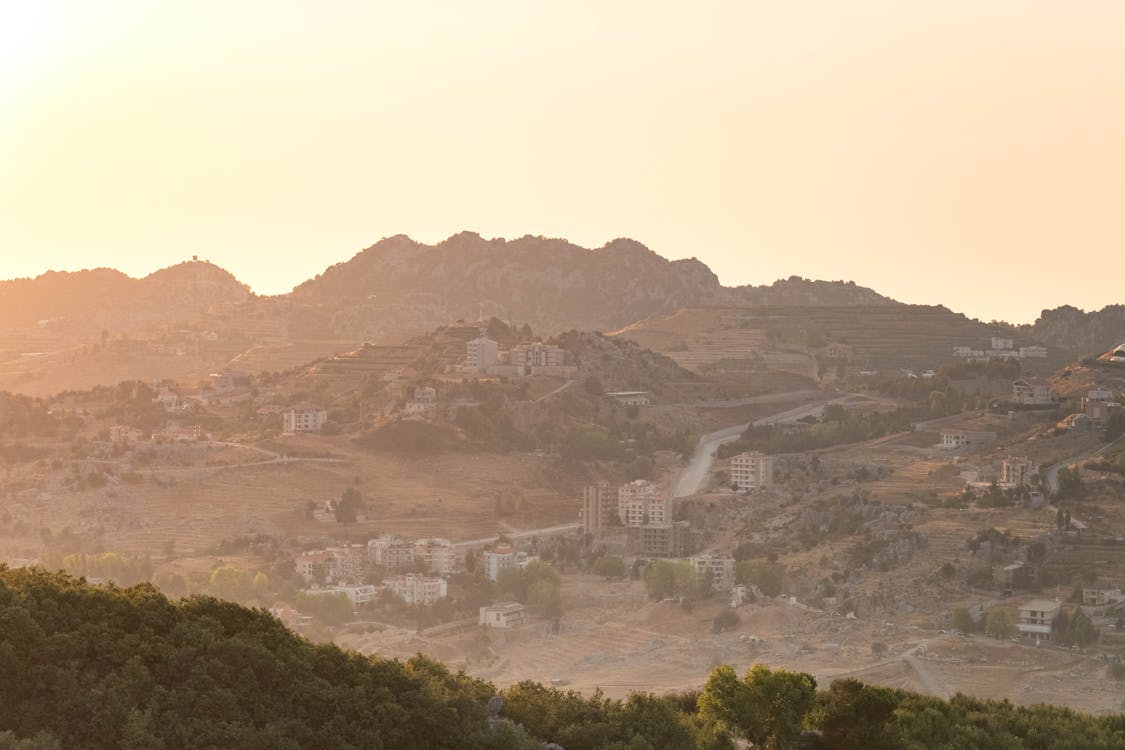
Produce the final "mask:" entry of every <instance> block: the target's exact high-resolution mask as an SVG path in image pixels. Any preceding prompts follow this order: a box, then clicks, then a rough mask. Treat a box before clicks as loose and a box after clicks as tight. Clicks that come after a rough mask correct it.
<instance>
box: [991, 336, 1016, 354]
mask: <svg viewBox="0 0 1125 750" xmlns="http://www.w3.org/2000/svg"><path fill="white" fill-rule="evenodd" d="M1015 345H1016V342H1015V341H1013V340H1012V339H1009V338H1005V337H1003V336H993V337H992V349H993V351H996V350H1000V349H1011V348H1013V347H1014V346H1015Z"/></svg>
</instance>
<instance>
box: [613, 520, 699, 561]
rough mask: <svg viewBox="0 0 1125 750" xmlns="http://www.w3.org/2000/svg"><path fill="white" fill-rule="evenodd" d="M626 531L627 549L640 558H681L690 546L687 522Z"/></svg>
mask: <svg viewBox="0 0 1125 750" xmlns="http://www.w3.org/2000/svg"><path fill="white" fill-rule="evenodd" d="M626 531H627V532H628V536H627V547H628V549H629V550H631V551H632V553H633V554H637V555H640V556H641V557H682V556H683V555H684V554H685V553H687V551H688V549H689V546H690V539H689V537H690V531H691V526H690V524H688V522H687V521H674V522H672V523H660V524H646V525H644V526H631V527H628V528H627V529H626Z"/></svg>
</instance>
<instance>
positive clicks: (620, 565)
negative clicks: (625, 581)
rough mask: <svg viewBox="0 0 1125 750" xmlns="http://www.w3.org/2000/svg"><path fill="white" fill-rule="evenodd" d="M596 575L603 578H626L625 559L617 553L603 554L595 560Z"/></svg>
mask: <svg viewBox="0 0 1125 750" xmlns="http://www.w3.org/2000/svg"><path fill="white" fill-rule="evenodd" d="M594 575H599V576H601V577H602V578H624V577H625V561H624V560H622V559H621V558H620V557H618V556H617V555H602V556H601V557H599V558H598V559H597V560H594Z"/></svg>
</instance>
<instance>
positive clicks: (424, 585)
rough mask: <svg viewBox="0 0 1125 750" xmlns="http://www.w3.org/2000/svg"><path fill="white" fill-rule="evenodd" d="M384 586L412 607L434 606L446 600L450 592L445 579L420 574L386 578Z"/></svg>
mask: <svg viewBox="0 0 1125 750" xmlns="http://www.w3.org/2000/svg"><path fill="white" fill-rule="evenodd" d="M383 586H384V587H385V588H386V589H387V591H390V592H392V593H394V594H395V595H397V596H399V597H401V598H402V600H403V601H404V602H406V603H407V605H409V606H411V607H415V606H420V605H429V604H433V603H434V602H436V601H437V600H438V599H444V598H445V597H446V596H447V595H448V592H449V587H448V584H447V583H446V582H445V579H444V578H439V577H436V576H426V575H422V574H420V573H407V574H406V575H401V576H392V577H391V578H384V579H383Z"/></svg>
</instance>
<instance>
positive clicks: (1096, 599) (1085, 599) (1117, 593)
mask: <svg viewBox="0 0 1125 750" xmlns="http://www.w3.org/2000/svg"><path fill="white" fill-rule="evenodd" d="M1120 601H1125V597H1122V595H1121V589H1082V603H1083V604H1084V605H1086V606H1087V607H1104V606H1106V605H1109V604H1117V603H1118V602H1120Z"/></svg>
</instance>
